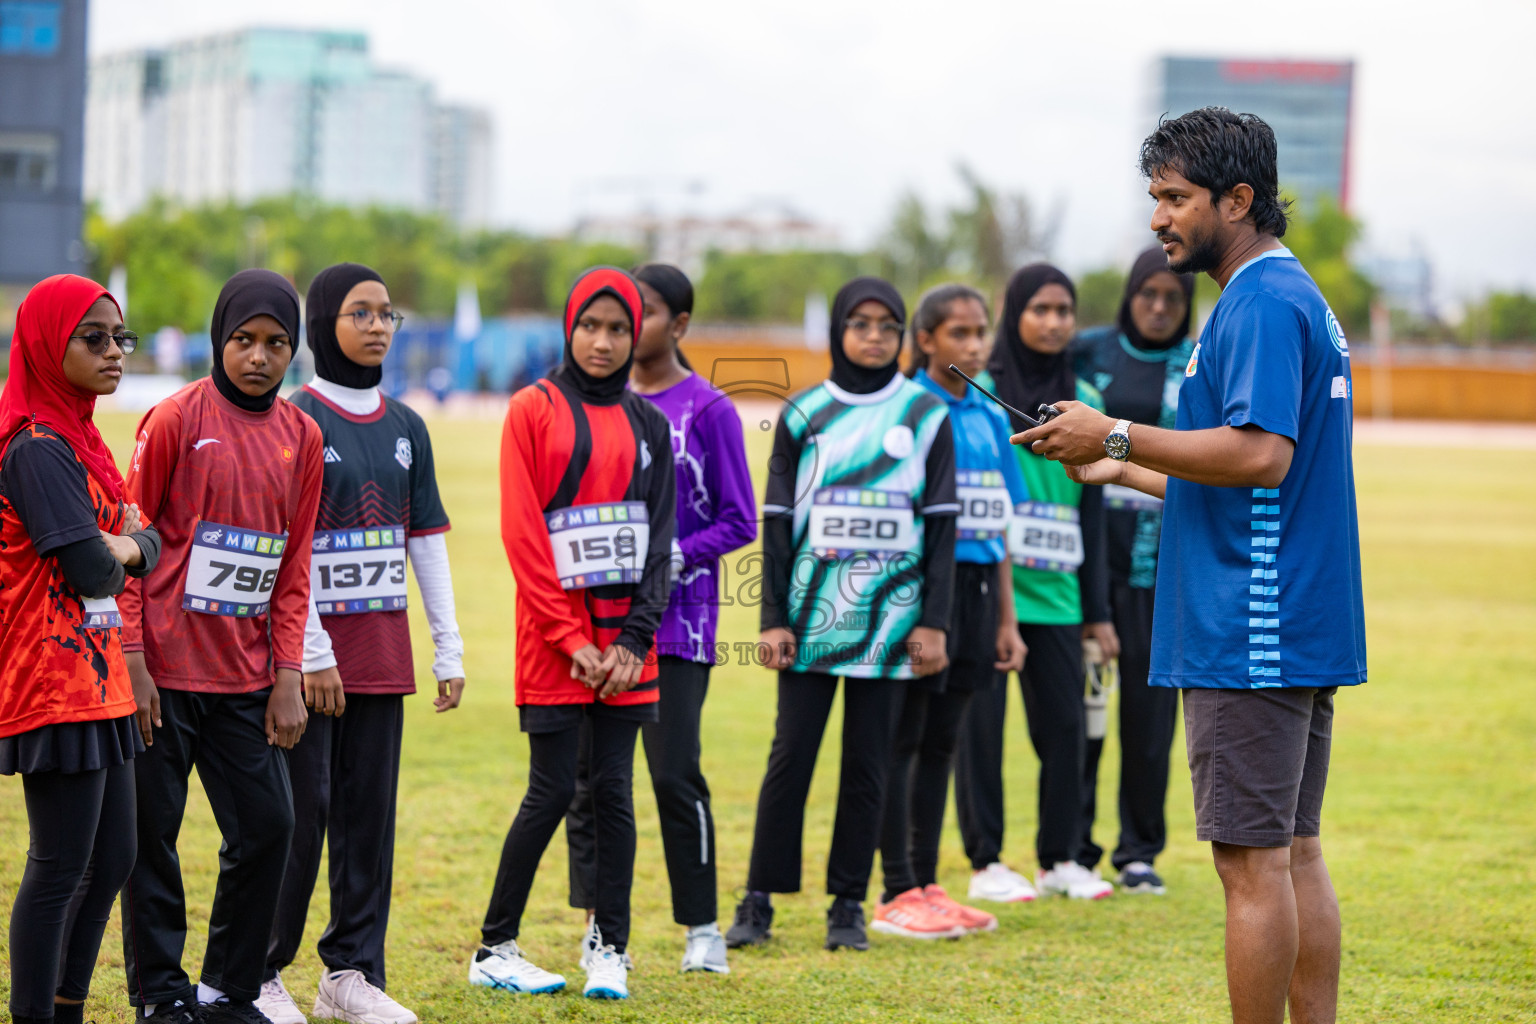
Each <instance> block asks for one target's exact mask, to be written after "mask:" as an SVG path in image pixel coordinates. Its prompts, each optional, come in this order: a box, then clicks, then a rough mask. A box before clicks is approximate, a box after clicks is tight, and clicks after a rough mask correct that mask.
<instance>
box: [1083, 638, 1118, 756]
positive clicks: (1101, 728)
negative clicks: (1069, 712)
mask: <svg viewBox="0 0 1536 1024" xmlns="http://www.w3.org/2000/svg"><path fill="white" fill-rule="evenodd" d="M1083 675H1084V677H1085V678H1084V684H1083V707H1084V710H1085V711H1086V713H1087V714H1086V717H1087V720H1088V738H1089V739H1090V740H1102V739H1103V738H1104V734H1105V733H1106V732H1108V730H1109V694H1110V691H1112V690H1113V689H1114V688H1115V685H1116V684H1117V683H1118V682H1119V681H1120V666H1119V664H1118V663H1117V662H1114V661H1108V660H1106V659H1105V657H1104V651H1103V649H1102V648H1101V647H1099V642H1098V641H1097V640H1094V639H1092V638H1089V639H1086V640H1084V641H1083Z"/></svg>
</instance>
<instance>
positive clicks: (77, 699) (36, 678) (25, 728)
mask: <svg viewBox="0 0 1536 1024" xmlns="http://www.w3.org/2000/svg"><path fill="white" fill-rule="evenodd" d="M38 443H41V444H52V445H58V446H60V448H63V449H65V450H66V451H68V452H69V455H66V456H65V458H69V457H71V456H73V457H74V462H75V467H78V468H79V473H80V484H81V485H82V486H83V487H84V488H85V489H86V490H87V492H88V493H89V496H90V501H91V506H92V508H93V509H94V510H95V513H96V528H98V529H102V530H106V531H107V532H109V533H117V532H118V530H120V529H121V528H122V525H123V511H122V506H121V505H120V504H118V502H116V501H114V500H112V499H111V498H110V497H108V496H107V494H106V492H105V491H104V490H103V489H102V487H101V485H100V484H99V483H97V482H96V478H95V477H93V476H90V475H89V474H88V473H87V472H86V471H85V467H84V466H83V465H80V463H79V457H78V456H74V453H73V450H72V449H69V448H68V445H67V443H66V442H65V441H63V440H62V439H61V438H59V436H58V435H57V434H55V433H54V432H53V431H52V430H50V429H48V428H47V427H44V426H41V425H38V424H36V423H34V424H32V425H30V426H26V427H23V428H22V429H21V430H20V431H19V432H18V433H17V434H16V435H15V436H14V437H13V438H12V439H11V440H10V442H9V443H8V444H7V445H6V454H7V455H9V454H10V453H11V452H12V451H15V450H18V449H19V448H20V447H21V446H22V445H25V444H38ZM75 467H71V468H75ZM68 483H69V482H68V481H64V480H56V481H55V482H53V483H52V484H51V486H56V487H61V488H62V487H65V486H68ZM82 511H83V510H82ZM93 532H94V531H74V532H71V533H69V534H68V535H67V536H54V537H50V538H47V540H48V541H49V542H51V545H52V547H59V546H62V544H64V543H69V542H72V541H78V540H84V539H86V538H88V537H89V536H91V535H92V533H93ZM81 533H83V536H81V535H78V534H81ZM44 549H45V550H51V548H50V546H49V544H47V543H45V544H44ZM90 605H91V606H90V608H89V609H87V607H86V601H85V599H84V598H82V597H81V596H80V595H79V594H78V593H76V592H75V590H74V589H73V588H71V587H70V585H69V583H68V582H66V581H65V579H64V574H63V573H62V572H60V570H59V563H58V562H57V561H56V560H55V559H53V558H51V557H47V556H42V555H39V554H38V553H37V549H36V548H35V547H34V546H33V538H32V537H31V536H30V535H29V534H28V533H27V530H26V528H25V527H24V526H23V525H22V522H21V517H20V515H19V514H18V512H17V509H16V507H15V506H14V505H13V504H12V503H11V501H10V500H8V499H7V497H6V495H5V494H4V493H0V652H3V655H4V656H3V657H0V736H15V735H18V734H20V733H24V732H30V731H31V730H33V729H38V728H41V727H42V726H45V725H58V724H60V723H64V722H94V721H99V720H102V719H112V718H122V717H124V716H125V715H131V714H133V712H134V709H135V706H136V705H135V703H134V699H133V687H132V685H131V684H130V683H129V681H128V667H127V664H126V663H125V662H124V661H123V643H122V627H121V625H120V624H119V620H118V618H117V615H116V614H114V612H115V606H114V602H113V601H112V600H111V599H110V598H108V599H103V600H102V601H92V602H90Z"/></svg>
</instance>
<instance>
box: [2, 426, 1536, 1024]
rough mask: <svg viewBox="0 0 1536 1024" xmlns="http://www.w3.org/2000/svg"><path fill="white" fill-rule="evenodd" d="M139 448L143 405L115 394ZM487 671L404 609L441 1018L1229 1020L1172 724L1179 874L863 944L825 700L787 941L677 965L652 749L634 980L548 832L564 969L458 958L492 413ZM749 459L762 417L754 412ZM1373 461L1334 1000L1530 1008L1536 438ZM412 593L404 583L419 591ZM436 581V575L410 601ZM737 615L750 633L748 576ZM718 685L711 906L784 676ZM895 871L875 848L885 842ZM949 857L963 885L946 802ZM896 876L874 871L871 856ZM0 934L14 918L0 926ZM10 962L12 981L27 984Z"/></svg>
mask: <svg viewBox="0 0 1536 1024" xmlns="http://www.w3.org/2000/svg"><path fill="white" fill-rule="evenodd" d="M103 420H104V422H103V426H104V428H105V429H106V432H107V435H108V438H109V440H111V441H112V442H113V444H114V446H115V447H116V449H117V450H118V452H119V455H120V457H125V456H126V455H127V453H128V448H129V445H130V436H131V430H132V423H133V421H132V418H130V417H128V416H125V415H114V416H106V417H103ZM431 426H432V433H433V438H434V441H435V450H436V454H437V464H438V472H439V474H440V479H441V482H442V487H443V491H444V499H445V501H446V503H447V505H448V508H449V511H450V513H451V514H452V516H453V521H454V530H453V532H452V533H450V534H449V535H448V544H449V548H450V551H451V553H452V556H453V566H454V576H455V589H456V591H457V594H458V602H459V620H460V623H461V626H462V628H463V631H464V638H465V647H466V652H467V656H466V668H467V676H468V679H469V686H468V689H467V691H466V693H465V702H464V707H463V708H462V709H460V710H458V711H454V712H451V713H449V714H446V715H435V714H434V713H433V711H432V707H431V704H430V701H429V699H428V696H427V692H430V688H431V684H430V678H431V675H430V663H431V647H430V641H429V640H428V638H427V635H426V632H425V628H424V626H425V624H424V622H423V621H422V619H421V617H420V616H419V615H417V616H414V617H413V619H414V624H415V626H416V627H417V628H416V636H415V639H416V662H417V675H418V678H419V679H421V680H425V681H427V682H425V683H424V684H423V685H424V692H423V693H422V694H419V695H418V696H416V697H415V698H412V699H411V700H409V702H408V713H407V718H408V721H407V726H406V740H405V755H404V764H403V768H402V779H401V792H400V810H399V828H398V849H397V852H396V857H395V891H394V912H393V920H392V927H391V930H390V947H389V958H390V959H389V963H390V974H389V990H390V992H391V993H392V994H393V995H394V996H395V997H396V998H398V999H399V1000H400V1001H401V1002H402V1003H404V1004H405V1005H407V1006H409V1007H412V1008H413V1009H415V1010H416V1011H417V1013H418V1014H419V1015H420V1016H421V1018H422V1019H423V1020H424V1021H455V1022H457V1021H501V1020H505V1019H507V1018H509V1017H512V1018H516V1019H518V1020H530V1021H541V1020H586V1019H606V1020H623V1021H701V1020H720V1021H752V1020H764V1019H769V1020H775V1021H857V1020H876V1019H881V1020H917V1019H922V1020H930V1021H966V1022H980V1021H991V1020H1008V1021H1017V1020H1026V1021H1052V1022H1057V1021H1101V1020H1128V1021H1138V1022H1153V1021H1189V1020H1221V1019H1225V1018H1226V1016H1227V1007H1226V989H1225V983H1224V975H1223V970H1222V900H1221V890H1220V886H1219V884H1218V882H1217V880H1216V877H1215V873H1214V871H1213V870H1212V868H1211V864H1210V856H1209V853H1208V851H1207V850H1206V848H1205V847H1204V846H1203V845H1201V844H1197V843H1196V842H1194V839H1193V834H1194V831H1193V830H1194V822H1193V814H1192V811H1191V804H1190V796H1189V783H1188V773H1187V770H1186V768H1185V764H1184V756H1183V750H1182V741H1177V740H1176V742H1175V746H1174V750H1173V752H1172V758H1173V766H1174V771H1173V781H1172V784H1171V786H1170V793H1169V798H1168V819H1169V832H1170V837H1171V838H1170V844H1169V849H1168V851H1167V853H1166V854H1165V855H1164V856H1163V858H1162V859H1161V860H1160V861H1159V862H1158V867H1159V870H1160V871H1162V873H1163V874H1164V876H1165V878H1166V879H1167V882H1168V887H1169V893H1168V895H1167V896H1165V897H1152V896H1126V895H1124V894H1117V895H1116V896H1115V897H1114V898H1112V899H1109V900H1106V901H1103V902H1100V903H1093V904H1083V903H1075V902H1073V903H1069V902H1068V901H1065V900H1056V901H1044V902H1040V903H1036V904H1034V905H1027V906H1018V907H1004V908H1002V909H1001V911H1000V915H999V916H1000V917H1001V919H1002V920H1001V927H1000V928H999V929H998V931H997V932H995V933H993V934H990V935H985V936H978V937H973V938H969V939H966V940H963V941H959V942H943V943H913V942H909V941H903V940H900V939H894V938H888V937H884V936H878V935H876V936H874V937H873V943H874V948H873V949H871V950H870V951H869V952H868V953H864V954H856V953H850V952H846V951H845V952H842V953H837V954H833V953H827V952H824V951H823V950H822V949H821V939H822V930H823V920H822V915H823V912H824V910H825V906H826V902H827V900H826V897H824V896H822V895H821V890H822V876H823V865H824V858H825V854H826V849H827V844H828V841H829V835H830V830H831V814H832V806H833V800H834V796H835V786H836V772H837V761H836V754H837V737H838V735H839V730H838V721H839V719H838V718H837V717H836V715H834V719H833V721H832V723H831V724H830V725H829V727H828V731H827V740H826V743H825V745H824V747H823V751H822V757H821V764H820V766H819V772H818V775H817V779H816V784H815V786H814V788H813V790H812V795H811V800H810V805H809V808H808V810H807V815H806V843H805V851H806V858H805V881H804V893H802V894H801V895H797V896H788V897H780V898H779V899H778V900H777V901H776V902H777V908H778V916H777V919H776V920H775V922H774V936H775V937H774V941H773V942H772V943H771V944H770V945H769V946H768V947H766V948H764V949H761V950H747V951H738V952H735V953H733V954H732V957H731V964H732V969H733V973H732V974H730V975H729V976H725V977H721V976H700V975H688V976H683V975H679V974H678V973H677V961H678V958H679V956H680V955H681V951H682V941H681V940H682V934H681V929H680V928H678V927H677V926H675V925H674V924H673V923H672V920H671V911H670V903H669V897H668V889H667V882H666V872H665V869H664V866H663V862H662V856H661V844H660V838H659V834H658V832H657V826H656V814H655V805H654V801H653V800H652V799H651V797H650V793H649V780H648V776H647V775H646V772H645V767H644V757H643V756H640V757H638V758H637V762H638V763H637V769H636V811H637V817H638V820H639V835H640V841H639V853H638V858H637V863H636V882H635V889H634V912H635V919H634V928H633V935H634V938H633V941H632V943H631V947H630V948H631V951H632V953H633V955H634V957H635V960H636V962H637V970H636V971H635V973H634V974H633V975H632V977H631V984H632V990H633V994H632V996H631V998H630V999H629V1001H628V1002H625V1003H622V1004H613V1003H599V1002H589V1001H587V1000H584V999H582V998H580V995H579V993H580V987H579V986H580V980H581V973H580V972H579V971H578V970H577V969H576V965H575V960H576V955H577V949H576V944H577V939H578V936H579V933H580V931H581V915H580V914H579V913H578V912H577V911H573V910H570V909H568V908H567V907H566V905H565V851H564V844H563V842H562V840H561V837H559V836H557V837H556V841H555V842H554V843H553V844H552V846H551V848H550V850H549V852H548V853H547V854H546V856H545V858H544V865H543V871H542V872H541V874H540V876H539V881H538V883H537V885H536V886H535V889H534V893H533V899H532V901H531V903H530V905H529V909H528V914H527V917H526V919H525V922H524V928H523V936H522V941H523V944H524V946H525V948H526V949H527V950H528V951H529V952H530V955H531V956H532V957H533V958H534V959H535V961H536V962H538V963H539V964H541V965H542V966H544V967H547V968H549V969H551V970H556V971H560V972H562V973H564V974H565V975H566V976H567V979H568V980H569V981H570V983H571V987H572V989H574V991H572V990H571V989H568V990H567V992H566V993H564V994H562V995H558V996H537V997H524V996H507V995H501V994H497V993H493V992H490V991H486V990H482V989H474V988H471V987H470V986H468V985H467V984H466V983H465V980H464V974H465V968H466V963H467V960H468V957H469V955H470V954H471V952H472V951H473V950H474V948H475V945H476V942H477V941H478V926H479V923H480V920H481V915H482V914H483V912H484V909H485V900H486V898H487V896H488V894H489V890H490V886H491V881H492V878H493V875H494V872H495V868H496V860H497V856H498V854H499V851H500V847H501V843H502V839H503V836H504V834H505V830H506V827H507V824H508V823H509V822H510V820H511V816H512V814H513V812H514V811H515V809H516V806H517V802H518V800H519V799H520V797H521V794H522V788H523V783H524V779H525V776H526V767H527V746H526V743H525V741H524V739H523V737H522V736H521V735H520V734H519V732H518V730H517V715H516V708H515V706H514V703H513V694H512V683H511V673H510V667H511V656H512V651H511V624H512V600H513V585H512V578H511V574H510V572H509V571H508V570H507V567H506V562H505V558H504V556H503V553H502V550H501V543H500V539H499V536H498V532H497V531H498V527H497V500H498V499H497V494H496V475H495V461H496V451H497V440H496V437H497V434H496V431H497V426H496V424H494V423H492V422H488V421H481V422H474V421H462V420H456V421H447V420H438V421H434V422H433V423H432V424H431ZM748 441H749V445H750V446H751V448H752V463H753V466H754V471H757V472H760V471H761V467H762V466H763V464H764V463H765V461H766V455H767V447H768V437H767V435H766V433H763V434H761V435H759V432H758V431H756V430H753V431H751V432H750V433H749V438H748ZM1356 471H1357V484H1358V490H1359V498H1360V510H1361V534H1362V543H1363V547H1364V560H1365V566H1366V581H1365V582H1366V612H1367V616H1368V619H1369V630H1370V632H1369V639H1370V655H1371V668H1372V679H1373V681H1372V682H1371V683H1370V684H1368V685H1366V686H1364V687H1361V688H1358V689H1355V690H1351V691H1347V692H1345V693H1343V694H1342V695H1341V696H1340V698H1339V701H1338V715H1337V723H1336V728H1335V736H1336V739H1337V742H1336V745H1335V747H1334V755H1333V773H1332V779H1331V784H1330V786H1329V792H1328V803H1327V809H1326V814H1325V822H1326V824H1325V828H1324V844H1325V849H1326V850H1327V852H1328V857H1329V863H1330V866H1331V868H1332V871H1333V875H1334V880H1335V884H1336V886H1337V888H1338V891H1339V897H1340V902H1341V904H1342V909H1343V916H1344V927H1345V938H1344V964H1343V980H1342V986H1341V987H1342V991H1341V1012H1340V1017H1341V1019H1343V1020H1369V1021H1382V1022H1385V1021H1415V1022H1423V1021H1474V1020H1476V1021H1530V1020H1536V995H1533V993H1536V943H1533V940H1532V934H1533V929H1532V927H1531V921H1532V920H1536V871H1533V868H1532V864H1533V858H1532V850H1531V843H1532V839H1533V834H1536V811H1533V808H1536V802H1533V794H1536V757H1533V751H1536V741H1533V739H1532V737H1533V736H1536V702H1533V701H1532V700H1531V694H1532V679H1533V678H1536V653H1533V645H1532V640H1533V638H1536V631H1533V627H1536V517H1533V516H1532V514H1531V509H1532V507H1536V452H1531V451H1518V452H1500V453H1486V452H1477V451H1465V450H1452V449H1443V450H1419V449H1409V448H1391V447H1362V448H1360V449H1359V450H1358V451H1357V466H1356ZM413 600H414V598H413ZM418 603H419V602H418ZM721 636H722V639H725V640H729V641H734V640H746V639H753V638H755V637H756V618H755V610H754V609H753V608H751V607H749V606H747V605H743V604H737V605H734V606H732V607H730V608H727V609H726V610H725V612H724V617H723V628H722V631H721ZM713 684H714V685H713V687H712V692H711V694H710V699H709V702H708V704H707V705H706V709H705V722H704V752H703V757H704V767H705V771H706V774H707V775H708V778H709V781H710V785H711V787H712V789H713V791H714V809H715V815H716V821H717V827H718V833H719V834H718V847H719V864H720V887H721V908H720V913H721V916H722V918H723V919H724V920H725V921H726V922H728V920H729V916H730V913H731V909H732V907H733V905H734V900H733V889H734V888H735V887H736V886H739V885H740V884H741V882H742V880H743V878H744V877H745V872H746V860H747V855H748V850H749V847H750V843H751V831H752V821H753V810H754V804H755V800H756V794H757V786H758V783H759V782H760V780H761V777H762V771H763V766H764V764H765V761H766V756H767V750H768V743H769V739H770V736H771V730H772V720H773V714H772V709H773V707H774V685H773V679H772V677H771V676H770V674H769V673H767V672H766V671H764V670H762V669H760V668H756V667H751V666H748V667H742V666H739V665H737V664H736V663H735V659H734V657H733V658H732V663H731V664H729V665H727V666H725V667H720V668H717V669H716V670H715V672H714V675H713ZM1009 715H1010V717H1009V721H1008V739H1007V742H1008V748H1007V749H1008V751H1009V757H1008V765H1007V787H1008V794H1009V804H1008V810H1009V819H1008V821H1009V829H1008V838H1007V850H1008V856H1009V858H1010V860H1011V862H1012V863H1013V864H1014V866H1016V867H1019V868H1027V867H1028V866H1029V861H1030V857H1029V856H1028V855H1027V853H1026V851H1027V850H1029V849H1030V847H1031V838H1032V835H1033V830H1034V813H1033V804H1034V800H1033V796H1032V794H1033V790H1034V779H1035V759H1034V757H1033V754H1032V752H1031V751H1030V749H1029V744H1028V740H1027V738H1026V736H1025V733H1024V728H1023V716H1022V713H1021V712H1020V710H1019V704H1018V701H1017V695H1016V691H1015V693H1014V696H1013V698H1012V699H1011V701H1010V706H1009ZM1117 777H1118V762H1117V760H1116V747H1115V744H1114V742H1113V740H1111V742H1110V744H1109V745H1108V748H1107V749H1106V752H1105V765H1104V770H1103V771H1102V773H1101V790H1102V791H1101V794H1100V804H1099V806H1100V807H1101V808H1103V809H1104V811H1103V814H1102V817H1101V821H1100V824H1099V827H1098V829H1097V835H1098V838H1099V839H1100V841H1101V842H1104V841H1105V840H1110V841H1111V842H1112V840H1113V836H1114V834H1115V822H1114V821H1113V818H1112V815H1113V808H1114V806H1115V801H1114V782H1115V780H1116V778H1117ZM26 829H27V826H26V814H25V810H24V807H23V804H22V799H21V784H20V782H19V780H17V779H8V780H5V781H4V782H3V783H0V851H3V855H0V900H3V903H4V905H5V906H6V907H9V905H10V902H11V900H12V899H13V898H14V894H15V891H16V886H17V884H18V883H19V881H20V877H21V871H22V868H23V866H24V850H25V849H26V836H27V831H26ZM181 854H182V864H183V870H184V875H185V879H186V886H187V897H188V904H189V917H190V920H191V929H192V930H191V934H190V935H189V937H188V943H187V952H186V963H187V965H188V967H189V969H190V970H191V971H192V974H193V977H194V978H195V977H196V967H197V964H198V962H199V958H200V954H201V950H202V946H203V943H204V941H205V938H206V922H207V916H208V907H209V902H210V900H211V899H212V895H213V884H214V875H215V872H216V870H217V863H218V837H217V833H216V830H215V828H214V824H213V820H212V816H211V814H210V813H209V811H208V807H207V803H206V801H205V800H204V799H203V796H202V793H201V790H200V789H199V788H197V787H194V796H193V799H192V801H191V805H190V807H189V808H188V812H187V823H186V827H185V829H184V831H183V833H182V842H181ZM877 872H878V867H877ZM940 875H941V881H942V882H943V883H944V884H946V885H947V886H948V887H949V889H950V891H951V892H952V893H954V894H956V895H958V896H962V897H963V895H964V892H965V886H966V879H967V871H966V865H965V863H964V859H963V857H962V856H961V852H960V848H959V839H958V836H957V835H956V834H955V832H954V830H953V828H951V830H950V831H949V833H948V834H947V836H946V842H945V846H944V850H943V859H942V861H941V865H940ZM876 882H877V883H878V873H877V875H876ZM325 906H326V896H325V886H324V882H323V881H322V883H321V885H320V886H319V888H318V890H317V893H316V898H315V900H314V901H313V903H312V905H311V911H310V922H309V929H308V934H307V935H306V945H305V951H304V952H303V953H302V954H301V956H300V959H299V961H298V962H297V963H296V964H294V965H293V967H292V968H290V969H289V971H288V972H287V973H286V975H285V977H286V980H287V982H288V984H289V986H290V989H291V990H292V991H294V992H295V993H296V995H297V997H298V999H299V1001H300V1004H301V1006H307V1005H308V1000H309V999H310V998H312V997H313V993H314V991H315V983H316V979H317V975H318V971H319V964H318V961H317V960H316V959H315V957H314V953H313V948H314V941H315V939H316V938H317V937H318V936H319V933H320V931H321V929H322V928H323V927H324V923H325ZM0 948H3V949H4V950H5V951H6V952H5V954H4V955H6V956H7V958H8V946H5V947H0ZM8 988H9V981H8V972H0V995H5V994H8ZM86 1016H87V1018H94V1019H95V1020H97V1021H100V1022H103V1024H105V1022H107V1021H127V1020H130V1019H132V1018H131V1013H130V1011H129V1009H128V1007H127V1001H126V998H125V995H124V982H123V970H122V953H121V942H120V935H119V931H118V924H117V917H116V914H115V913H114V917H113V921H112V923H111V924H110V925H109V927H108V931H107V936H106V939H105V941H104V942H103V944H102V953H101V959H100V965H99V967H98V970H97V972H96V976H95V982H94V986H93V990H92V994H91V998H90V1001H89V1003H88V1004H87V1007H86Z"/></svg>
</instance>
